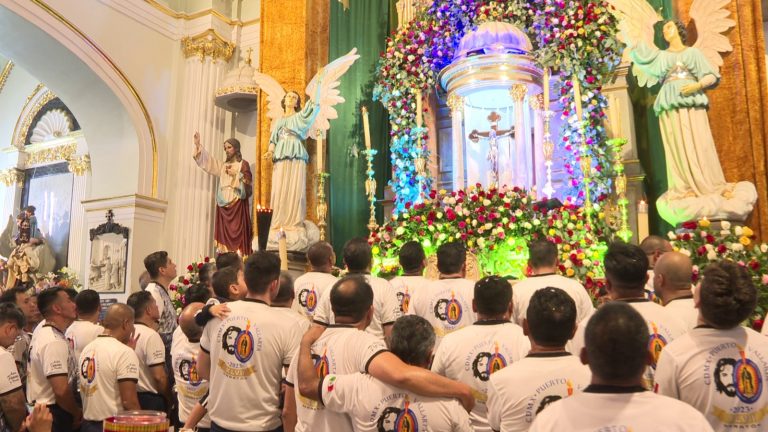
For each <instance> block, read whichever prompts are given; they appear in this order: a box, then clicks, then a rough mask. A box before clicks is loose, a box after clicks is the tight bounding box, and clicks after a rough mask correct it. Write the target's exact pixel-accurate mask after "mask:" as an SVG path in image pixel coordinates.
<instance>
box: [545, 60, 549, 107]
mask: <svg viewBox="0 0 768 432" xmlns="http://www.w3.org/2000/svg"><path fill="white" fill-rule="evenodd" d="M547 111H549V68H544V112H547Z"/></svg>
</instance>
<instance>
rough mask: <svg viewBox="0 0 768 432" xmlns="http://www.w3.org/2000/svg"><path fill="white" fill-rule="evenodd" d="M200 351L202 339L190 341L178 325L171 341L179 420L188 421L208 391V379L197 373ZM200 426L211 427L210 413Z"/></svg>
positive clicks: (200, 422) (199, 423)
mask: <svg viewBox="0 0 768 432" xmlns="http://www.w3.org/2000/svg"><path fill="white" fill-rule="evenodd" d="M199 353H200V341H197V342H190V341H189V339H187V336H186V335H185V334H184V332H183V331H181V327H177V328H176V330H175V331H174V332H173V341H172V342H171V363H172V365H173V376H174V378H176V379H175V381H176V384H175V389H176V398H177V399H178V401H179V420H181V421H182V422H186V421H187V418H188V417H189V413H190V411H192V408H194V407H195V404H197V402H198V401H200V398H202V397H203V396H204V395H205V393H206V392H207V391H208V380H205V379H202V378H200V375H198V373H197V355H198V354H199ZM197 426H198V427H202V428H209V427H210V426H211V419H210V418H209V417H208V413H206V414H205V416H204V417H203V418H202V419H201V420H200V421H199V422H198V423H197Z"/></svg>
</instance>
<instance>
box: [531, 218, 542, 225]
mask: <svg viewBox="0 0 768 432" xmlns="http://www.w3.org/2000/svg"><path fill="white" fill-rule="evenodd" d="M533 224H534V225H536V226H538V225H541V221H540V220H538V219H534V220H533Z"/></svg>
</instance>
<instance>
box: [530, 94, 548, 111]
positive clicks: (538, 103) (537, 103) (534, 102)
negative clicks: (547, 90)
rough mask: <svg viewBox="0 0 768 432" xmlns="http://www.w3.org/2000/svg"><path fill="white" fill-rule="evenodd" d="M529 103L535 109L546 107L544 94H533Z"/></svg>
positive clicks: (539, 109)
mask: <svg viewBox="0 0 768 432" xmlns="http://www.w3.org/2000/svg"><path fill="white" fill-rule="evenodd" d="M528 105H530V106H531V109H532V110H534V111H541V110H543V109H544V95H543V94H541V93H539V94H537V95H536V96H532V97H531V98H529V99H528Z"/></svg>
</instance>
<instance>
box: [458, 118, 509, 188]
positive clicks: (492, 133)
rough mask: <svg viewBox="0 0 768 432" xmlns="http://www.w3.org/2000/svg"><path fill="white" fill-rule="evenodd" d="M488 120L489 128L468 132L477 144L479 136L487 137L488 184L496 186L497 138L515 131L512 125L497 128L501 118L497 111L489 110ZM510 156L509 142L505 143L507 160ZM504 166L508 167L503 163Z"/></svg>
mask: <svg viewBox="0 0 768 432" xmlns="http://www.w3.org/2000/svg"><path fill="white" fill-rule="evenodd" d="M487 119H488V121H489V122H490V124H491V128H490V129H489V130H487V131H484V132H479V131H478V130H477V129H473V130H472V132H470V133H469V140H470V141H472V142H473V143H475V144H477V143H478V141H480V138H487V139H488V152H487V156H486V159H487V160H488V163H489V165H490V171H489V175H490V178H489V184H490V185H492V186H498V185H499V178H500V176H499V174H500V172H499V139H501V138H505V137H510V136H512V134H513V133H514V131H515V128H514V127H510V128H509V129H501V130H499V120H501V115H499V113H497V112H496V111H491V113H490V114H489V115H488V117H487ZM511 158H512V143H511V142H510V143H509V144H508V145H507V160H509V159H511ZM504 168H508V167H507V166H506V164H505V166H504Z"/></svg>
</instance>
